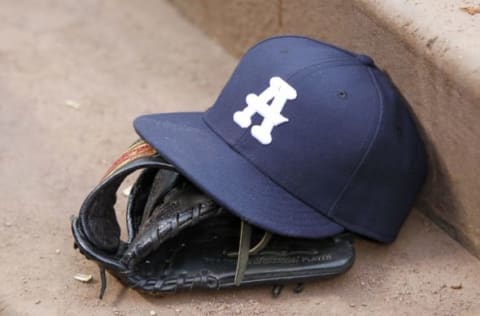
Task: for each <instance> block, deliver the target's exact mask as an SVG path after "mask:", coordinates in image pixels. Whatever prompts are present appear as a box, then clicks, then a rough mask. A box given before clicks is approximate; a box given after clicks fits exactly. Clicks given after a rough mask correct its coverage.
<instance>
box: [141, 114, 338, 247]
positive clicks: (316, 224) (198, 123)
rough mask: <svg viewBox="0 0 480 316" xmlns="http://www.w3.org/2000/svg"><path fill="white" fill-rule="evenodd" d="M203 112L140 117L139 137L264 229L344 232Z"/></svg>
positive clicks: (287, 232) (291, 232)
mask: <svg viewBox="0 0 480 316" xmlns="http://www.w3.org/2000/svg"><path fill="white" fill-rule="evenodd" d="M202 116H203V113H200V112H194V113H168V114H152V115H145V116H141V117H139V118H137V119H136V120H135V122H134V126H135V129H136V131H137V133H138V134H139V135H140V136H141V137H142V138H143V139H144V140H145V141H147V142H148V143H149V144H150V145H152V146H153V147H154V148H155V149H156V150H157V151H158V152H159V154H161V155H162V156H163V157H164V158H165V159H166V160H168V161H169V162H171V163H172V164H174V165H175V166H176V167H177V168H178V170H179V171H180V172H181V173H182V174H184V175H185V176H186V177H187V178H188V179H189V180H190V181H192V182H193V183H194V184H195V185H197V186H198V187H199V188H200V189H202V190H204V191H205V192H206V193H207V194H209V195H210V196H212V197H213V198H214V199H215V200H216V201H217V202H218V203H219V204H220V205H222V206H223V207H225V208H227V209H228V210H230V211H231V212H232V213H234V214H236V215H238V216H239V217H241V218H243V219H245V220H246V221H248V222H250V223H252V224H254V225H257V226H259V227H261V228H263V229H265V230H268V231H271V232H274V233H278V234H282V235H288V236H293V237H306V238H322V237H328V236H333V235H335V234H337V233H340V232H342V231H344V228H343V227H342V226H340V225H338V224H336V223H334V222H333V221H331V220H330V219H328V218H327V217H325V216H324V215H322V214H321V213H319V212H318V211H316V210H314V209H313V208H311V207H310V206H308V205H306V204H305V203H303V202H302V201H300V200H299V199H297V198H296V197H294V196H293V195H292V194H290V193H289V192H287V191H286V190H285V189H283V188H282V187H280V186H279V185H277V184H276V183H274V182H273V181H272V180H271V179H270V178H268V177H267V176H266V175H264V174H263V173H262V172H260V171H259V170H258V169H257V168H256V167H255V166H254V165H252V164H251V163H250V162H249V161H247V160H246V159H245V158H243V157H242V156H241V155H240V154H239V153H237V152H236V151H235V150H234V149H233V148H232V147H230V146H229V145H228V144H227V143H226V142H225V141H224V140H223V139H221V138H220V137H219V136H218V135H217V134H215V132H213V130H212V129H211V128H210V127H209V126H208V125H207V124H206V123H205V122H204V120H203V118H202Z"/></svg>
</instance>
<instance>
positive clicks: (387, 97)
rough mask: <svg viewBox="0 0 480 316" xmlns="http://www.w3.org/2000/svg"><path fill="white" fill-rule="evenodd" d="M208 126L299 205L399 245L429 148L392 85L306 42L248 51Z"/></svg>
mask: <svg viewBox="0 0 480 316" xmlns="http://www.w3.org/2000/svg"><path fill="white" fill-rule="evenodd" d="M204 120H205V122H206V123H207V124H208V125H209V126H210V127H211V128H212V129H213V130H214V131H215V132H216V133H217V134H218V135H219V136H220V137H221V138H223V140H224V141H225V142H227V143H228V144H229V145H230V146H231V147H232V148H233V149H234V150H235V151H237V152H238V153H239V154H240V155H242V156H243V157H244V158H245V159H247V160H248V161H250V162H251V164H253V165H254V166H255V167H256V168H257V169H258V170H260V171H261V172H262V173H263V174H264V175H266V176H267V177H269V178H270V179H272V180H273V181H274V182H275V183H276V184H278V185H279V186H281V187H283V188H284V189H285V190H286V191H288V192H289V193H291V194H292V195H293V196H295V197H296V198H298V199H299V200H301V201H302V202H304V203H305V204H307V205H309V206H311V207H312V208H314V209H315V210H317V211H318V212H320V213H322V214H324V215H326V216H328V217H329V218H331V219H332V220H334V221H335V222H337V223H339V224H341V225H343V226H345V227H346V228H348V229H350V230H352V231H354V232H357V233H360V234H363V235H366V236H369V237H371V238H374V239H377V240H380V241H385V242H388V241H391V240H393V239H394V238H395V236H396V235H397V233H398V230H399V228H400V226H401V224H402V223H403V221H404V220H405V218H406V216H407V214H408V212H409V210H410V208H411V205H412V202H413V200H414V198H415V196H416V194H417V192H418V190H419V188H420V187H421V185H422V183H423V181H424V177H425V173H426V166H425V153H424V148H423V143H422V141H421V139H420V137H419V135H418V132H417V130H416V127H415V125H414V122H413V120H412V118H411V116H410V113H409V112H408V109H407V106H406V104H405V101H404V99H403V98H402V97H401V95H400V94H399V92H398V91H397V89H396V88H395V87H394V85H393V83H392V82H391V81H390V80H389V78H388V77H387V76H386V75H385V74H384V73H383V72H381V71H380V70H378V69H377V68H376V67H375V65H374V64H373V61H372V60H371V59H370V58H369V57H367V56H364V55H356V54H353V53H351V52H348V51H345V50H342V49H339V48H336V47H333V46H331V45H328V44H325V43H321V42H318V41H315V40H311V39H308V38H303V37H295V36H289V37H277V38H272V39H269V40H266V41H264V42H261V43H259V44H257V45H256V46H254V47H253V48H252V49H250V50H249V51H248V52H247V53H246V55H245V56H244V57H243V58H242V60H241V62H240V63H239V65H238V66H237V68H236V70H235V71H234V73H233V75H232V76H231V78H230V80H229V81H228V83H227V85H226V86H225V88H224V89H223V91H222V92H221V94H220V96H219V97H218V99H217V101H216V102H215V104H214V105H213V107H212V108H210V109H209V110H208V111H207V112H206V114H205V116H204ZM219 159H221V157H219ZM278 203H281V201H278ZM271 207H273V208H274V207H275V205H274V204H272V205H271ZM294 214H295V210H292V216H294Z"/></svg>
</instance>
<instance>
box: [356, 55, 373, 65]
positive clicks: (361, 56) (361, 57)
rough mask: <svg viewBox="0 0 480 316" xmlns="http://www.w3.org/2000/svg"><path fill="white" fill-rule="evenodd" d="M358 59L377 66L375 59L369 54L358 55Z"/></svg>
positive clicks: (363, 62) (365, 63)
mask: <svg viewBox="0 0 480 316" xmlns="http://www.w3.org/2000/svg"><path fill="white" fill-rule="evenodd" d="M357 59H358V60H359V61H360V62H361V63H362V64H364V65H366V66H375V63H374V61H373V59H372V58H371V57H370V56H367V55H357Z"/></svg>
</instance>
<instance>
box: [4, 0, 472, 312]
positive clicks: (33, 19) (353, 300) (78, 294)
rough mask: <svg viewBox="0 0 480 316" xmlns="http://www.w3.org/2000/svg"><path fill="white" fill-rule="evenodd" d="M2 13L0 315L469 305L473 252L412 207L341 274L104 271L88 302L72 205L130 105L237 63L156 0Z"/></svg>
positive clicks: (170, 105)
mask: <svg viewBox="0 0 480 316" xmlns="http://www.w3.org/2000/svg"><path fill="white" fill-rule="evenodd" d="M192 3H194V2H193V1H192ZM192 5H193V4H192ZM0 16H1V19H0V69H1V70H2V71H1V72H0V99H1V102H0V113H1V114H0V135H2V136H1V137H0V147H1V148H2V151H1V153H0V175H1V178H0V192H1V197H2V200H1V204H0V240H1V241H2V242H1V243H0V251H1V260H0V271H1V272H2V273H0V314H1V315H2V316H3V315H6V316H9V315H15V316H17V315H22V316H23V315H36V316H38V315H40V316H43V315H48V316H50V315H62V316H64V315H67V316H68V315H108V316H112V315H124V316H125V315H149V314H150V311H151V310H154V311H156V313H157V315H232V314H234V315H235V314H242V315H462V314H464V315H479V314H480V303H479V302H480V301H479V299H480V265H479V262H478V260H477V259H476V258H475V257H473V256H472V255H471V254H469V253H468V252H467V251H466V250H465V249H464V248H463V247H461V246H460V245H459V244H458V243H457V242H455V241H454V240H453V239H451V238H450V237H449V236H448V235H447V234H445V233H444V232H443V231H442V230H440V229H438V227H437V226H436V225H434V224H432V222H431V221H430V220H429V219H427V218H426V217H425V216H424V215H423V214H422V213H420V212H418V211H416V210H415V211H413V213H412V215H411V216H410V218H409V219H408V221H407V222H406V224H405V226H404V227H403V229H402V231H401V233H400V235H399V238H398V239H397V241H396V242H395V243H393V244H392V245H388V246H385V245H380V244H377V243H374V242H369V241H365V240H358V241H357V243H356V248H357V261H356V263H355V265H354V266H353V268H352V269H351V270H350V271H349V272H347V273H346V274H345V275H343V276H341V277H338V278H335V279H331V280H326V281H316V282H311V283H309V284H307V285H306V287H305V290H304V292H303V293H301V294H294V293H293V292H292V287H286V288H285V289H284V292H283V294H282V296H281V297H280V298H278V299H273V298H272V297H271V295H270V290H271V288H270V287H255V288H249V289H241V290H236V289H235V290H228V291H192V292H184V293H178V294H176V295H171V296H166V297H150V296H145V295H140V294H138V293H136V292H135V291H132V290H128V289H125V288H124V287H123V286H122V285H121V284H120V283H119V282H117V281H116V280H115V279H114V278H113V277H110V276H108V287H107V292H106V295H105V297H104V299H103V300H102V301H100V300H98V299H97V295H98V290H99V287H100V285H99V281H98V280H99V279H98V267H97V266H96V265H95V264H94V263H93V262H91V261H87V260H85V258H84V257H83V256H82V255H80V254H79V253H78V251H75V250H74V249H73V248H72V243H73V239H72V236H71V232H70V226H69V217H70V215H72V214H76V213H77V212H78V208H79V206H80V203H81V202H82V200H83V199H84V198H85V196H86V194H87V193H88V191H89V190H90V189H91V188H92V186H94V185H95V184H96V183H97V182H98V180H99V177H101V175H102V174H103V173H104V172H105V170H106V169H107V168H108V167H109V166H110V163H111V162H112V161H113V160H114V159H115V158H117V156H118V155H119V154H120V153H121V152H122V151H123V150H124V149H125V148H126V147H127V146H128V145H130V143H131V142H132V141H134V140H135V139H136V137H137V136H136V135H135V133H134V131H133V128H132V126H131V123H132V120H133V119H134V118H135V117H136V116H138V115H140V114H144V113H152V112H167V111H202V110H204V109H206V108H207V107H209V106H210V105H211V104H212V102H213V101H214V100H215V98H216V97H217V95H218V93H219V91H220V90H221V88H222V87H223V85H224V83H225V81H226V80H227V78H228V76H229V75H230V73H231V71H232V70H233V68H234V67H235V65H236V62H237V61H236V59H235V58H233V57H232V56H231V55H230V54H228V53H227V52H225V51H224V50H223V49H222V47H221V46H219V45H218V44H216V43H215V42H214V41H212V40H211V39H210V38H208V37H207V36H205V35H204V34H203V33H202V32H201V31H200V30H199V29H197V28H196V27H194V26H192V25H191V24H190V23H188V22H187V21H186V20H185V19H183V18H182V17H181V16H180V15H178V14H177V12H176V10H175V9H174V8H173V7H171V6H170V5H169V4H168V3H166V2H165V1H158V0H143V1H129V0H111V1H97V0H83V1H76V0H62V1H0ZM124 202H125V198H124V197H120V199H119V204H122V203H124ZM57 249H58V251H56V250H57ZM76 273H86V274H92V275H93V277H94V280H93V282H92V283H89V284H84V283H80V282H77V281H75V280H74V279H73V276H74V275H75V274H76ZM460 285H461V286H460Z"/></svg>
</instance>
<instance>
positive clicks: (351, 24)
mask: <svg viewBox="0 0 480 316" xmlns="http://www.w3.org/2000/svg"><path fill="white" fill-rule="evenodd" d="M171 2H172V3H173V4H174V5H175V6H176V7H177V8H178V9H179V10H180V11H181V12H182V13H183V14H184V15H185V16H186V17H188V18H189V19H190V20H191V21H193V22H194V23H196V24H197V25H198V26H200V27H201V28H202V29H203V30H205V32H207V33H208V34H209V35H210V36H212V37H213V38H215V39H216V41H218V42H219V43H221V44H222V45H223V46H224V47H226V49H227V50H229V51H230V52H231V53H233V54H234V55H236V56H240V55H241V54H242V53H243V52H245V50H246V49H247V48H248V47H249V46H251V45H253V44H254V43H256V42H257V41H259V40H261V39H262V38H264V37H267V36H270V35H273V34H285V33H295V34H303V35H307V36H311V37H314V38H317V39H322V40H324V41H329V42H332V43H334V44H336V45H340V46H343V47H346V48H348V49H351V50H353V51H357V52H362V53H366V54H368V55H370V56H372V57H373V58H374V59H375V61H376V64H377V65H379V66H380V67H381V68H383V69H385V70H386V71H387V72H388V73H389V74H390V76H391V77H392V78H393V80H394V81H395V82H396V84H397V85H398V87H399V88H400V90H401V91H402V92H403V93H404V95H405V97H406V98H407V99H408V100H409V102H410V103H411V105H412V107H413V110H414V112H415V114H416V116H417V119H418V121H419V123H420V126H421V128H422V130H423V132H424V137H425V139H426V140H427V144H428V151H429V154H430V169H431V170H430V175H429V179H428V183H427V185H426V187H425V189H424V192H423V194H422V195H421V197H420V198H419V201H418V205H419V207H420V208H421V209H422V210H423V211H424V212H425V213H426V214H428V215H429V216H430V217H431V218H432V219H433V220H434V221H435V222H436V223H438V224H439V225H440V226H441V227H442V228H444V229H445V230H446V231H447V232H448V233H449V234H450V235H452V236H453V237H454V238H455V239H457V240H459V241H460V242H461V243H462V244H463V245H464V246H465V247H467V248H468V249H469V250H470V251H472V252H473V253H474V254H476V255H477V256H480V216H479V211H480V193H479V192H478V191H480V168H479V167H480V124H479V119H480V89H479V87H480V35H479V34H480V14H479V15H477V16H470V15H468V14H466V13H465V12H464V11H462V10H460V6H459V4H458V1H454V0H437V1H433V0H428V1H425V0H424V1H417V2H412V1H407V0H389V1H374V0H348V1H337V0H321V1H316V0H296V1H294V0H270V1H268V0H267V1H255V0H233V1H222V0H197V1H189V0H171ZM225 79H227V78H225Z"/></svg>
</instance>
